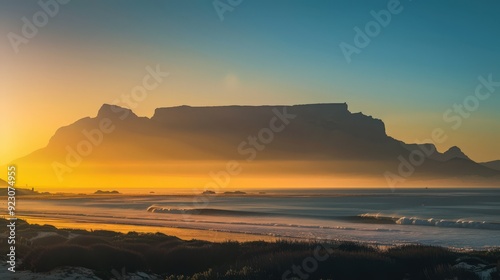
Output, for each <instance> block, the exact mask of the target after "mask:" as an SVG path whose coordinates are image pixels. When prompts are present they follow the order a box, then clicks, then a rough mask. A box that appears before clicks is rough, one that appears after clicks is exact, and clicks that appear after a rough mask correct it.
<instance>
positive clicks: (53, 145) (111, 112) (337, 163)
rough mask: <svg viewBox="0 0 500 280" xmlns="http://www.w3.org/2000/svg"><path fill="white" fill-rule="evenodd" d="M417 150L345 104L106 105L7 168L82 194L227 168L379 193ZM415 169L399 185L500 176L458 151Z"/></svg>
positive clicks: (197, 176)
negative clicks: (100, 186)
mask: <svg viewBox="0 0 500 280" xmlns="http://www.w3.org/2000/svg"><path fill="white" fill-rule="evenodd" d="M424 146H426V147H434V146H433V145H432V144H424ZM422 147H423V146H422V144H419V145H417V144H405V143H403V142H401V141H398V140H396V139H393V138H392V137H390V136H388V135H387V134H386V131H385V126H384V123H383V122H382V121H381V120H379V119H376V118H373V117H371V116H366V115H364V114H362V113H351V112H350V111H349V110H348V106H347V104H345V103H338V104H305V105H294V106H214V107H190V106H179V107H169V108H158V109H156V110H155V113H154V115H153V116H152V117H151V118H146V117H139V116H137V115H136V114H134V113H133V112H132V111H131V110H129V109H125V108H121V107H118V106H114V105H107V104H105V105H103V106H102V107H101V108H100V109H99V111H98V114H97V116H96V117H93V118H90V117H86V118H83V119H80V120H78V121H76V122H75V123H73V124H71V125H68V126H65V127H62V128H60V129H58V130H57V131H56V133H55V135H54V136H53V137H52V138H51V139H50V141H49V143H48V145H47V146H46V147H45V148H43V149H40V150H38V151H35V152H33V153H32V154H30V155H28V156H26V157H24V158H21V159H19V160H17V161H15V162H16V163H17V164H19V165H20V166H21V167H22V168H23V170H25V171H24V172H28V170H27V169H30V170H32V171H35V172H36V173H37V174H41V175H40V176H39V177H41V178H39V179H38V180H42V181H43V182H44V184H54V185H60V184H63V185H66V184H75V183H78V182H80V181H78V180H77V178H81V177H82V178H85V181H86V182H87V183H86V184H91V183H92V182H93V178H96V179H95V181H96V182H100V180H102V178H103V177H104V178H107V180H111V178H113V180H118V181H114V182H110V183H112V184H113V185H116V184H127V183H131V181H130V180H128V179H125V178H127V177H128V176H129V175H132V174H134V176H136V177H140V176H142V180H137V182H141V181H142V182H143V183H144V184H153V185H159V184H161V182H163V183H165V184H171V182H173V181H172V180H173V179H172V178H174V177H175V178H177V181H175V182H179V184H181V185H185V184H187V183H184V181H183V180H187V181H192V182H193V183H189V185H197V184H198V183H194V181H196V180H198V179H199V180H200V181H201V182H204V181H207V179H206V178H208V179H210V177H208V175H207V174H209V173H210V172H217V171H218V170H221V169H222V170H224V169H225V168H226V167H225V166H226V163H227V162H228V161H231V160H234V161H237V162H238V163H239V167H241V168H243V169H244V172H243V173H242V175H241V176H239V178H245V176H248V177H251V178H250V179H252V180H253V179H255V178H266V177H269V178H271V177H272V178H279V177H290V176H306V177H307V176H310V177H314V178H330V179H332V180H333V181H335V180H337V179H338V178H347V177H348V178H350V179H349V180H350V182H352V183H355V181H356V180H357V179H356V178H358V179H359V180H360V182H361V181H363V184H371V183H374V184H384V183H385V180H386V178H385V176H384V174H386V173H387V172H390V173H391V174H395V175H398V176H399V175H400V174H399V173H400V172H399V171H398V168H401V167H400V165H401V157H402V158H404V159H407V160H408V159H409V156H410V153H412V151H414V150H415V149H420V148H422ZM434 150H435V147H434ZM414 169H415V170H414V172H412V174H411V176H408V178H406V177H405V178H404V179H405V180H404V181H411V180H423V179H425V180H427V179H429V180H430V179H432V180H444V179H450V178H457V177H459V178H461V179H459V181H462V180H463V178H465V177H471V178H473V179H474V180H477V179H481V178H483V179H487V180H492V179H494V180H496V178H497V177H499V175H500V172H498V171H496V170H493V169H491V168H487V167H485V166H483V165H480V164H477V163H475V162H474V161H472V160H471V159H469V158H468V157H467V156H466V155H465V154H464V153H463V152H462V151H461V150H460V149H459V148H458V147H453V148H451V149H450V150H448V151H446V152H445V153H439V152H437V151H435V152H433V153H432V155H429V157H427V158H425V160H424V162H423V163H422V164H418V166H415V168H414ZM61 174H62V175H61ZM97 178H100V179H97ZM153 178H155V179H154V180H153ZM201 178H204V179H201ZM368 178H370V179H368ZM193 180H194V181H193ZM238 180H242V179H238ZM122 181H123V182H122ZM38 182H39V181H38ZM38 182H37V181H35V182H32V183H38ZM342 182H344V181H342ZM367 182H368V183H367ZM375 182H377V183H375ZM133 184H134V186H135V184H139V183H135V181H134V183H133ZM488 184H489V183H488Z"/></svg>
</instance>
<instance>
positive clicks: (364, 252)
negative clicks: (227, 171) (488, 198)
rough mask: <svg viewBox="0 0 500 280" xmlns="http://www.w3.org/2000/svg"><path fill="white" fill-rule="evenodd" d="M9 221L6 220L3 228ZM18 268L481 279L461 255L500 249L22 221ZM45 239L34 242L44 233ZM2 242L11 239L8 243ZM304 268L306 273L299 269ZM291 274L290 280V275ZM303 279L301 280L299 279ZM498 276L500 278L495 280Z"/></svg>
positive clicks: (494, 259) (487, 254)
mask: <svg viewBox="0 0 500 280" xmlns="http://www.w3.org/2000/svg"><path fill="white" fill-rule="evenodd" d="M5 223H6V221H5V220H1V221H0V226H1V228H2V229H5V228H6V227H5V226H4V224H5ZM17 224H18V226H17V235H18V237H19V238H18V240H19V242H17V244H16V248H17V250H18V251H17V254H18V257H19V258H21V259H22V260H23V262H22V265H21V266H20V267H19V268H18V269H21V270H31V271H34V272H45V271H50V270H52V269H54V268H57V267H62V266H79V267H86V268H89V269H93V270H94V271H96V274H97V275H99V276H101V277H102V278H104V279H109V278H110V276H111V271H112V270H113V269H115V270H121V269H123V268H125V269H126V270H127V271H137V270H140V271H144V272H149V273H154V274H157V275H163V276H164V277H165V278H166V279H170V280H179V279H182V280H185V279H196V280H202V279H204V280H208V279H263V280H264V279H306V278H304V276H305V275H306V276H307V279H335V280H341V279H384V280H390V279H397V280H401V279H472V280H474V279H478V278H477V276H476V275H475V274H473V273H470V272H467V271H463V270H460V269H456V268H453V267H452V265H453V264H454V262H455V260H456V259H457V258H458V257H461V256H465V255H467V256H475V257H479V258H481V259H483V260H485V261H487V262H489V263H491V264H494V265H497V266H500V251H499V250H497V251H484V252H468V253H463V252H456V251H453V250H450V249H447V248H442V247H432V246H422V245H406V246H396V247H392V248H389V249H386V250H382V249H379V248H378V247H375V246H371V245H366V244H361V243H356V242H338V241H336V242H328V243H319V242H312V241H311V242H298V241H288V240H280V241H276V242H262V241H256V242H243V243H240V242H229V241H228V242H222V243H212V242H206V241H199V240H191V241H184V240H180V239H178V238H176V237H172V236H167V235H164V234H161V233H148V234H145V233H135V232H131V233H128V234H123V233H116V232H112V231H93V232H89V231H82V230H63V229H61V230H58V229H56V228H54V227H51V226H40V225H30V224H28V223H26V222H24V221H22V220H20V221H18V223H17ZM40 232H44V233H47V232H49V233H51V234H49V235H47V234H46V236H45V237H40V236H39V238H36V239H33V238H34V237H36V236H38V233H40ZM1 242H5V240H2V241H1ZM293 266H297V267H300V271H301V273H302V276H301V274H300V273H299V274H297V273H289V274H286V272H287V271H291V272H293ZM284 274H285V277H284V278H283V276H284ZM293 277H296V278H293ZM495 277H496V278H493V279H500V277H497V276H495Z"/></svg>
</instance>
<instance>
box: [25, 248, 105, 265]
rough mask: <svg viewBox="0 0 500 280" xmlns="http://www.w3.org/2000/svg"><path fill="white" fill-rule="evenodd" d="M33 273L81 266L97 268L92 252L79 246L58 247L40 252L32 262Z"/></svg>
mask: <svg viewBox="0 0 500 280" xmlns="http://www.w3.org/2000/svg"><path fill="white" fill-rule="evenodd" d="M30 264H31V266H32V267H31V269H32V270H33V271H38V272H44V271H50V270H52V269H54V268H56V267H60V266H81V267H87V268H95V267H96V266H97V265H96V262H95V258H94V256H93V254H92V252H91V251H90V250H89V249H88V248H85V247H82V246H77V245H56V246H53V247H47V248H44V249H42V250H41V251H40V252H38V253H37V254H36V255H35V256H34V258H33V260H31V261H30Z"/></svg>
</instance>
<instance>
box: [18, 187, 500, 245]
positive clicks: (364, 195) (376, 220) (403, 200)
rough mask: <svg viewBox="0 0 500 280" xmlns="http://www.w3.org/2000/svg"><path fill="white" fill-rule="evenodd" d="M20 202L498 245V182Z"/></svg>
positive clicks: (238, 228) (136, 219)
mask: <svg viewBox="0 0 500 280" xmlns="http://www.w3.org/2000/svg"><path fill="white" fill-rule="evenodd" d="M17 208H18V212H19V215H20V216H22V217H23V218H26V219H28V221H30V219H36V220H37V221H40V220H44V221H47V223H48V224H50V223H51V222H50V221H52V222H54V223H56V222H57V221H66V222H72V223H74V224H75V223H77V224H79V225H80V227H83V228H85V224H89V225H92V227H93V228H94V229H98V228H99V226H97V227H96V225H99V224H102V225H127V226H128V228H129V229H131V230H133V229H134V227H139V226H140V227H141V229H144V228H146V229H147V228H148V227H151V231H157V229H158V228H165V231H164V232H166V233H169V231H168V229H186V230H196V231H195V232H204V231H207V232H210V233H212V234H215V235H220V236H225V235H224V234H229V233H233V234H247V235H252V236H257V237H256V239H259V238H258V237H259V236H261V237H262V238H263V239H264V237H266V238H268V237H273V238H292V239H301V240H325V239H330V240H350V241H361V242H367V243H373V244H378V245H399V244H409V243H411V244H414V243H419V244H426V245H437V246H446V247H452V248H460V249H488V248H495V247H497V248H498V247H500V189H431V188H429V189H425V188H421V189H396V190H394V191H391V190H390V189H328V190H325V189H321V190H320V189H314V190H311V189H309V190H298V189H294V190H265V191H258V190H251V191H247V192H246V194H222V195H201V194H197V195H186V194H173V195H160V194H141V195H137V194H120V195H54V196H43V197H37V198H36V199H35V198H29V197H26V198H25V197H19V198H18V207H17ZM56 224H57V223H56ZM108 228H109V227H108ZM173 233H174V234H175V232H173ZM193 236H194V237H196V234H195V235H193ZM228 236H230V235H228ZM235 236H237V235H235ZM200 239H202V238H200ZM237 239H238V238H237Z"/></svg>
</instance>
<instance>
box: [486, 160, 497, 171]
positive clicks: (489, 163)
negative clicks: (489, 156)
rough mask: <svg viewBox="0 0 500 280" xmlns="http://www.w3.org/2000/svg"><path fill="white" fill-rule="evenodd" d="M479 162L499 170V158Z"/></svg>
mask: <svg viewBox="0 0 500 280" xmlns="http://www.w3.org/2000/svg"><path fill="white" fill-rule="evenodd" d="M481 164H482V165H484V166H486V167H488V168H491V169H495V170H500V160H494V161H489V162H482V163H481Z"/></svg>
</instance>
